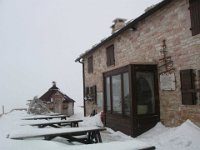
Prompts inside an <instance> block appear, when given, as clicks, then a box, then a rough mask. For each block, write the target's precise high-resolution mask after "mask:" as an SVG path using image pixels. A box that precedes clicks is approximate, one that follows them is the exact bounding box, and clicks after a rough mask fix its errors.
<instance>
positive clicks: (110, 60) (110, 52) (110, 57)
mask: <svg viewBox="0 0 200 150" xmlns="http://www.w3.org/2000/svg"><path fill="white" fill-rule="evenodd" d="M106 55H107V66H111V65H115V56H114V45H111V46H109V47H107V48H106Z"/></svg>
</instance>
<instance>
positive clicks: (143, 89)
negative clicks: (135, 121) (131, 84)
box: [136, 71, 155, 115]
mask: <svg viewBox="0 0 200 150" xmlns="http://www.w3.org/2000/svg"><path fill="white" fill-rule="evenodd" d="M154 83H155V82H154V73H153V72H142V71H138V72H136V98H137V114H139V115H141V114H153V113H155V95H154V93H155V88H154V87H155V85H154Z"/></svg>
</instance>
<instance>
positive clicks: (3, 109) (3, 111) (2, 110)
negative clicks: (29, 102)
mask: <svg viewBox="0 0 200 150" xmlns="http://www.w3.org/2000/svg"><path fill="white" fill-rule="evenodd" d="M4 113H5V112H4V105H3V106H2V114H4Z"/></svg>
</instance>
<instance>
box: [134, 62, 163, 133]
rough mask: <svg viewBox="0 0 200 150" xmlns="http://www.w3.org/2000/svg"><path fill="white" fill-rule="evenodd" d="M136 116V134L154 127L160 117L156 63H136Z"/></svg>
mask: <svg viewBox="0 0 200 150" xmlns="http://www.w3.org/2000/svg"><path fill="white" fill-rule="evenodd" d="M133 68H134V69H133V72H134V77H133V78H134V85H133V87H134V88H133V93H134V96H135V98H134V99H135V100H134V101H135V102H134V107H133V108H135V111H134V112H135V116H134V118H133V121H134V123H133V126H134V127H133V128H135V127H136V128H135V129H136V130H137V131H135V133H134V134H140V133H142V132H145V131H146V130H148V129H150V128H152V127H153V126H154V125H155V124H156V123H157V122H158V121H159V118H160V115H159V114H160V113H159V112H160V108H159V94H158V78H157V74H158V73H157V66H156V65H134V67H133Z"/></svg>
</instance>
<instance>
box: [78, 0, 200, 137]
mask: <svg viewBox="0 0 200 150" xmlns="http://www.w3.org/2000/svg"><path fill="white" fill-rule="evenodd" d="M188 8H189V9H188ZM118 24H119V25H118ZM76 62H80V63H82V65H83V84H84V108H85V109H84V110H85V111H84V113H85V115H89V114H90V113H91V112H92V111H93V110H96V111H98V112H100V111H103V112H104V115H105V116H104V117H105V120H104V121H105V122H104V123H105V125H106V126H108V127H111V128H113V129H115V130H120V131H122V132H124V133H126V134H129V135H132V136H137V135H139V134H141V133H143V132H144V131H146V130H148V129H149V128H151V127H153V126H154V125H155V124H156V123H157V122H158V121H161V122H162V123H164V124H165V125H166V126H177V125H179V124H181V123H182V122H184V121H185V120H187V119H190V120H191V121H193V122H194V123H196V124H197V125H198V126H200V1H199V0H163V1H162V2H160V3H158V4H157V5H155V6H153V7H151V8H149V9H147V10H146V12H145V13H144V14H142V15H141V16H139V17H138V18H136V19H134V20H132V21H130V22H127V23H126V22H125V20H124V19H120V18H118V19H115V20H114V25H112V35H110V36H109V37H107V38H106V39H104V40H102V41H101V42H100V43H98V44H97V45H95V46H93V47H92V48H91V49H90V50H88V51H86V52H85V53H83V54H81V55H80V56H79V57H78V58H77V59H76Z"/></svg>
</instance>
